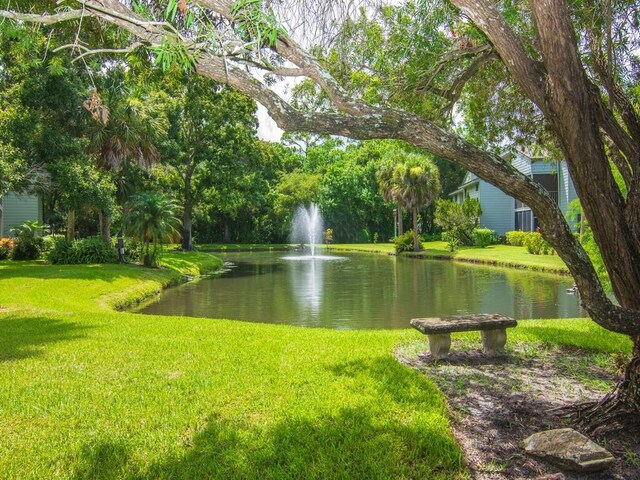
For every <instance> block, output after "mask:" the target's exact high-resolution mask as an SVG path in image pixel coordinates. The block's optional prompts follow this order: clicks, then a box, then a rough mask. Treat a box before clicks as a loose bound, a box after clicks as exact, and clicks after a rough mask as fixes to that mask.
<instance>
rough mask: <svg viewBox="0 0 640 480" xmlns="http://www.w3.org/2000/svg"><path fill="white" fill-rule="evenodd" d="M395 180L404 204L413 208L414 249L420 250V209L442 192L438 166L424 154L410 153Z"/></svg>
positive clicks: (397, 172)
mask: <svg viewBox="0 0 640 480" xmlns="http://www.w3.org/2000/svg"><path fill="white" fill-rule="evenodd" d="M394 177H395V179H394V182H395V183H396V184H397V185H398V186H399V187H398V193H397V194H398V196H399V197H401V198H402V202H403V204H404V205H405V206H406V207H407V208H410V209H411V212H412V216H413V250H414V251H415V252H417V251H419V250H420V242H419V241H418V209H420V208H422V207H425V206H427V205H429V204H430V203H431V202H433V201H434V200H435V199H436V197H437V196H438V194H439V193H440V174H439V172H438V167H436V165H435V164H434V163H433V162H432V161H431V160H430V159H429V158H427V157H425V156H424V155H418V154H416V153H409V154H407V155H406V156H405V163H404V164H403V165H402V167H401V168H398V169H396V170H395V174H394Z"/></svg>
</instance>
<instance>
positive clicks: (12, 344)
mask: <svg viewBox="0 0 640 480" xmlns="http://www.w3.org/2000/svg"><path fill="white" fill-rule="evenodd" d="M87 328H90V327H87V326H84V325H79V324H77V323H73V322H70V321H66V320H59V319H53V318H47V317H31V316H28V317H24V316H12V315H9V316H5V317H0V362H8V361H13V360H20V359H23V358H28V357H32V356H36V355H40V354H41V353H42V347H44V346H45V345H47V344H49V343H54V342H60V341H64V340H72V339H76V338H82V337H84V336H85V335H84V333H83V332H84V331H85V330H86V329H87Z"/></svg>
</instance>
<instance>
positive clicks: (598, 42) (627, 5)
mask: <svg viewBox="0 0 640 480" xmlns="http://www.w3.org/2000/svg"><path fill="white" fill-rule="evenodd" d="M312 3H313V2H303V4H304V5H306V6H307V7H308V8H309V11H308V12H307V13H309V14H313V13H318V14H319V15H320V18H323V17H322V15H324V16H325V17H326V15H327V12H329V11H331V10H334V11H346V14H345V15H343V16H341V20H342V19H346V21H344V22H340V24H339V25H336V28H334V29H333V31H332V32H331V34H332V36H331V38H333V41H327V40H326V38H325V39H324V40H325V41H323V42H321V43H320V45H321V46H320V47H314V44H313V42H308V41H305V38H304V35H303V32H300V31H296V30H295V29H293V28H287V26H286V25H284V24H283V23H282V22H281V21H280V20H281V19H282V18H284V15H280V16H279V15H278V12H285V11H287V8H288V4H287V2H261V1H255V0H238V1H235V2H233V1H230V0H193V1H190V2H177V1H176V0H171V1H169V2H168V3H165V2H155V1H139V2H133V3H128V2H120V1H117V0H84V1H78V2H72V3H71V8H68V9H64V10H60V11H55V10H54V9H53V8H52V5H51V3H49V2H35V4H34V6H33V9H32V10H31V11H29V12H26V11H25V10H24V9H21V8H20V7H21V2H19V3H18V4H17V8H16V9H15V10H8V11H1V12H0V15H2V16H4V17H5V18H9V19H13V20H16V21H20V22H36V23H40V24H43V25H52V24H57V23H60V22H65V23H69V24H72V25H76V26H77V25H79V23H80V20H81V19H86V20H87V21H84V20H83V21H82V26H83V28H82V32H81V33H82V34H83V36H82V35H81V36H82V38H84V39H86V41H87V42H88V44H89V45H90V47H86V46H85V45H80V44H78V43H77V42H76V43H74V42H75V40H74V38H73V37H72V36H69V38H68V41H69V42H70V45H71V46H74V45H75V48H76V49H80V50H81V51H82V52H83V53H82V55H84V56H87V55H88V54H89V53H90V52H89V49H91V48H93V49H94V52H93V53H95V54H97V55H105V54H108V53H115V52H119V53H127V54H129V55H134V54H135V55H137V56H143V57H144V56H146V58H148V59H152V60H153V61H155V62H157V63H158V64H159V65H161V66H163V67H168V66H169V65H170V64H176V63H177V64H179V65H181V66H182V67H183V68H185V69H190V68H194V69H195V70H197V71H198V72H199V73H200V74H202V75H204V76H207V77H209V78H211V79H214V80H216V81H218V82H221V83H226V84H228V85H230V86H232V87H234V88H236V89H238V90H239V91H240V92H242V93H244V94H246V95H248V96H250V97H252V98H254V99H255V100H257V101H259V102H260V103H261V104H263V105H264V106H265V107H266V108H267V109H268V110H269V112H270V113H271V115H272V117H273V118H274V119H275V120H276V122H277V123H278V124H279V126H280V127H281V128H283V129H285V130H298V131H307V132H315V133H318V134H326V135H341V136H347V137H351V138H358V139H374V138H396V139H400V140H404V141H406V142H408V143H410V144H412V145H414V146H416V147H419V148H421V149H424V150H426V151H428V152H429V153H431V154H433V155H436V156H438V157H441V158H444V159H446V160H449V161H451V162H453V163H457V164H458V165H461V166H463V167H465V168H466V169H468V170H470V171H472V172H474V173H475V174H476V175H478V176H479V177H480V178H482V179H484V180H486V181H488V182H490V183H492V184H494V185H496V186H497V187H499V188H500V189H502V190H503V191H505V192H506V193H508V194H509V195H512V196H514V197H516V198H518V199H520V200H521V201H523V202H524V203H526V204H527V205H529V206H530V207H531V208H532V209H533V210H534V212H535V214H536V216H537V217H538V219H539V223H540V225H541V228H542V232H543V235H544V236H545V237H546V238H547V239H548V240H549V242H550V243H551V244H552V245H553V246H554V248H555V250H556V251H557V252H558V254H559V255H560V256H561V257H562V259H563V260H564V261H565V263H566V264H567V265H568V267H569V269H570V271H571V273H572V275H573V277H574V279H575V281H576V283H577V285H578V287H579V289H580V293H581V298H582V302H583V304H584V306H585V307H586V309H587V310H588V312H589V314H590V316H591V318H593V319H594V320H595V321H596V322H598V323H599V324H600V325H602V326H604V327H605V328H608V329H611V330H614V331H617V332H620V333H624V334H627V335H630V336H631V337H632V338H633V339H634V342H635V346H636V348H635V350H634V359H633V360H632V363H631V364H630V368H629V369H628V370H627V377H626V383H625V388H623V389H621V392H622V395H621V397H622V398H623V399H624V401H625V402H626V403H627V404H631V405H633V407H634V408H635V409H636V410H638V409H640V380H639V379H640V296H638V294H637V292H638V291H640V262H638V261H637V259H638V258H640V182H639V181H638V170H639V169H640V120H639V117H638V112H637V103H638V102H637V94H638V92H637V87H636V83H635V79H636V78H637V75H638V73H639V70H640V66H639V65H640V63H639V62H638V61H637V51H638V47H639V45H638V42H640V36H639V35H638V27H637V21H636V18H637V15H638V8H639V7H638V5H637V2H633V1H631V0H607V1H604V2H596V1H594V0H582V1H572V2H568V1H566V0H531V1H529V2H513V1H507V0H505V1H500V2H493V1H489V0H450V1H444V0H442V1H440V0H434V1H418V2H415V3H414V2H407V3H405V4H401V5H386V6H382V7H381V8H374V7H373V6H372V7H370V8H365V9H364V10H361V11H353V9H346V10H343V9H341V8H340V7H341V5H342V3H345V4H346V3H350V2H342V3H341V2H338V3H337V4H336V3H334V2H327V3H326V4H325V3H324V2H323V3H322V4H321V5H320V6H316V7H312ZM602 7H604V8H602ZM298 8H299V5H298ZM311 17H313V15H311ZM93 19H99V20H101V21H102V22H104V23H106V24H108V25H111V26H113V27H117V28H116V31H118V32H126V33H127V34H128V37H126V36H125V35H120V36H118V37H117V40H118V42H119V43H118V42H116V44H115V45H114V44H113V42H109V41H106V42H99V41H96V40H97V39H98V38H99V37H98V36H96V35H95V34H94V35H91V30H90V29H89V28H88V27H95V26H96V25H97V22H92V21H89V20H93ZM291 20H292V22H291V23H292V24H295V22H296V20H297V19H296V18H292V19H291ZM74 22H75V23H74ZM312 24H313V18H312V19H311V20H307V21H306V22H303V25H304V26H307V27H310V25H312ZM108 38H109V39H112V38H116V37H114V36H113V35H111V36H109V37H108ZM126 40H128V42H129V43H128V44H127V45H123V43H122V42H125V41H126ZM105 45H106V48H105ZM116 47H117V48H116ZM280 77H295V78H301V79H304V80H303V81H302V82H301V84H300V85H299V87H298V88H299V89H305V90H306V92H307V95H306V97H304V98H305V99H304V101H290V100H288V99H287V98H285V97H284V96H282V95H280V94H279V93H278V89H275V88H272V87H273V84H274V82H275V81H277V79H278V78H280ZM452 112H453V113H455V112H459V115H458V116H459V117H460V118H461V119H462V120H464V121H463V122H462V123H460V124H459V123H456V122H454V117H456V115H452ZM505 138H506V139H509V140H514V141H519V142H520V143H521V144H525V145H526V146H527V147H528V148H531V149H539V150H542V151H545V152H548V153H549V154H550V155H551V156H553V155H557V156H561V157H563V158H564V159H565V160H566V161H567V165H568V167H569V171H570V173H571V175H572V178H573V180H574V183H575V186H576V190H577V192H578V195H579V196H580V199H581V203H582V206H583V209H584V213H585V215H586V217H587V218H588V219H589V221H590V225H591V227H592V232H593V236H594V239H595V241H596V242H597V244H598V245H599V247H600V250H601V253H602V257H603V261H604V264H605V265H606V267H607V271H608V274H609V277H610V279H611V284H612V288H613V291H614V294H615V296H616V299H617V304H616V303H615V302H612V301H611V300H610V299H609V298H608V297H607V295H606V293H605V290H604V289H603V288H602V285H601V283H600V281H599V279H598V275H597V272H596V270H595V269H594V267H593V265H592V264H591V262H590V260H589V257H588V256H587V254H586V253H585V251H584V249H583V248H582V246H581V245H580V243H579V241H578V240H577V239H576V238H575V237H574V235H573V232H572V231H571V229H570V228H569V226H568V224H567V222H566V221H565V220H564V217H563V216H562V214H561V212H560V210H559V208H558V206H557V205H556V203H555V202H554V201H553V199H552V198H551V197H550V195H549V194H548V193H547V192H546V190H545V189H544V188H543V187H541V186H540V185H538V184H537V183H535V182H534V181H533V180H532V179H531V178H529V177H528V176H526V175H524V174H522V173H520V172H519V171H517V170H516V169H515V168H514V167H513V166H512V165H511V163H510V162H509V161H508V160H506V159H504V158H502V157H500V156H499V155H498V154H497V150H498V148H499V147H500V146H501V144H502V142H504V141H505ZM617 176H618V177H619V178H620V179H621V181H622V183H623V185H624V187H625V188H624V189H623V190H621V188H620V186H619V184H618V183H617V182H616V177H617Z"/></svg>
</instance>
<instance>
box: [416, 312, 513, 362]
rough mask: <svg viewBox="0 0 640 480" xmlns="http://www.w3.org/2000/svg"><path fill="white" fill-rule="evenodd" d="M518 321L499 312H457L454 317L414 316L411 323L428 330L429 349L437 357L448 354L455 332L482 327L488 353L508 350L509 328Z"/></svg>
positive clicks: (484, 345)
mask: <svg viewBox="0 0 640 480" xmlns="http://www.w3.org/2000/svg"><path fill="white" fill-rule="evenodd" d="M517 324H518V322H516V321H515V320H514V319H513V318H511V317H506V316H504V315H500V314H498V313H479V314H476V315H454V316H450V317H434V318H414V319H413V320H411V326H412V327H413V328H415V329H416V330H419V331H420V332H422V333H424V334H425V335H426V336H427V340H428V342H429V352H431V356H432V357H433V358H434V359H437V360H442V359H444V358H447V354H448V353H449V348H450V347H451V335H450V334H451V332H469V331H473V330H480V333H481V335H482V350H483V351H484V353H486V354H487V355H496V354H501V353H504V346H505V344H506V343H507V328H510V327H515V326H516V325H517Z"/></svg>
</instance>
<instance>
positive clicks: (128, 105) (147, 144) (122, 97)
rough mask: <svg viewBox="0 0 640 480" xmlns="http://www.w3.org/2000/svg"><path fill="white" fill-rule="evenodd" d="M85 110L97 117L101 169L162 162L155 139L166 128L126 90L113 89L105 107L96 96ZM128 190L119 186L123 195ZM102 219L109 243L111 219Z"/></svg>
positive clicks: (93, 134)
mask: <svg viewBox="0 0 640 480" xmlns="http://www.w3.org/2000/svg"><path fill="white" fill-rule="evenodd" d="M85 107H86V108H87V110H88V111H89V112H90V113H91V115H92V117H93V121H92V122H91V123H90V126H89V128H88V133H89V140H90V151H91V152H92V153H93V154H94V155H95V157H96V161H97V162H98V165H99V166H100V167H101V168H103V169H104V170H106V171H119V170H122V168H123V166H124V165H126V164H127V163H128V162H131V163H135V164H137V165H139V166H142V167H148V166H150V165H151V164H153V163H154V162H155V161H156V160H157V159H158V157H159V154H158V149H157V148H156V146H155V144H154V138H155V137H156V135H158V133H159V132H162V131H163V128H164V126H163V124H162V122H161V121H159V116H158V115H156V112H155V111H154V108H153V106H152V105H150V104H148V103H147V102H144V101H143V100H142V99H141V98H140V97H139V96H137V95H134V94H131V93H130V92H129V91H128V90H127V89H126V88H117V89H116V88H111V89H110V90H109V89H107V90H106V91H105V93H104V103H103V99H102V98H101V97H99V96H98V95H97V93H96V92H94V94H93V96H92V99H91V101H87V102H85ZM164 129H165V130H166V128H164ZM118 178H119V179H122V178H126V177H124V176H122V175H120V176H118ZM124 188H125V186H124V185H118V190H119V191H122V190H123V189H124ZM100 217H101V218H100V220H101V234H102V238H103V240H104V241H106V242H109V241H110V235H109V215H108V213H107V212H100Z"/></svg>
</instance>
